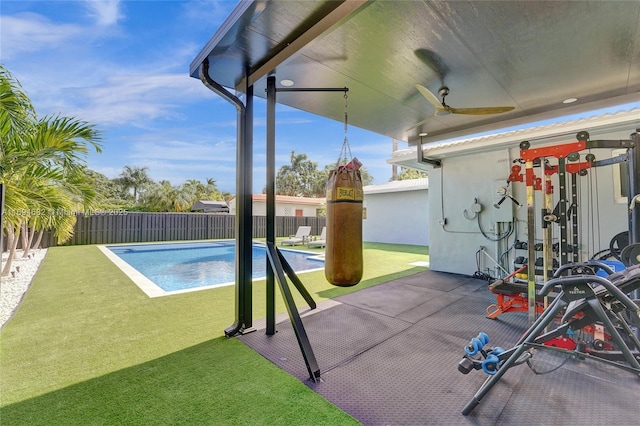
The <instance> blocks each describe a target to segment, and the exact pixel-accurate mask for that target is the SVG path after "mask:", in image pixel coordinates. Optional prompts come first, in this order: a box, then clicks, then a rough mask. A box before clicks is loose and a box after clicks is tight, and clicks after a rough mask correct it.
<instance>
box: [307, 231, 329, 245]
mask: <svg viewBox="0 0 640 426" xmlns="http://www.w3.org/2000/svg"><path fill="white" fill-rule="evenodd" d="M326 245H327V227H326V226H324V227H322V232H321V233H320V236H319V237H318V238H317V239H315V240H310V241H309V242H308V243H307V247H309V248H311V247H324V246H326Z"/></svg>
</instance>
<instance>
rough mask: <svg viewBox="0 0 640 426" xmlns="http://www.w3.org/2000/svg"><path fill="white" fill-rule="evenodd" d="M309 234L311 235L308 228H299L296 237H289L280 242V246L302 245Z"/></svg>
mask: <svg viewBox="0 0 640 426" xmlns="http://www.w3.org/2000/svg"><path fill="white" fill-rule="evenodd" d="M309 234H311V227H310V226H299V227H298V231H297V232H296V235H290V236H289V238H288V239H286V240H282V241H281V242H280V244H281V245H285V244H288V245H290V246H295V245H296V244H304V243H306V242H307V240H308V239H309Z"/></svg>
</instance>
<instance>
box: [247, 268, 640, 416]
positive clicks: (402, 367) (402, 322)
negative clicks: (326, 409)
mask: <svg viewBox="0 0 640 426" xmlns="http://www.w3.org/2000/svg"><path fill="white" fill-rule="evenodd" d="M430 280H433V282H430ZM416 287H419V288H416ZM464 289H467V290H469V292H468V293H467V294H465V293H464V292H463V290H464ZM336 301H338V302H341V303H342V304H341V305H338V306H335V307H331V308H328V309H325V310H322V311H319V312H317V313H314V314H311V315H307V316H304V317H303V323H304V325H305V329H306V331H307V334H308V335H309V339H310V341H311V345H312V347H313V350H314V354H315V356H316V359H317V361H318V365H319V368H320V372H321V378H322V379H321V381H320V382H318V383H313V382H312V381H311V380H309V374H308V372H307V370H306V367H305V365H304V361H303V358H302V355H301V353H300V349H299V347H298V343H297V341H296V339H295V335H294V333H293V330H292V328H291V324H290V323H289V321H285V322H283V323H281V324H278V333H277V334H276V335H275V336H266V335H265V334H264V330H258V331H257V332H255V333H250V334H247V335H245V336H241V337H240V339H241V340H242V341H243V342H245V343H246V344H247V345H249V346H250V347H252V348H253V349H255V350H256V351H257V352H259V353H261V354H262V355H263V356H265V357H266V358H267V359H269V360H271V361H272V362H273V363H274V364H276V365H278V366H280V367H281V368H283V369H284V370H286V371H288V372H289V373H290V374H292V375H293V376H295V377H297V378H298V379H300V380H301V381H303V382H304V383H305V384H307V385H308V386H309V387H311V388H312V389H314V390H315V391H316V392H318V394H320V395H322V396H323V397H325V398H326V399H327V400H329V401H331V402H332V403H333V404H335V405H336V406H338V407H340V408H341V409H343V410H344V411H346V412H348V413H349V414H351V415H352V416H354V417H355V418H357V419H358V420H359V421H361V422H362V423H363V424H365V425H421V424H425V425H452V424H474V425H493V424H501V425H502V424H503V425H511V424H532V425H537V424H545V425H546V424H549V425H551V424H553V425H563V424H566V425H575V424H576V422H578V424H604V423H611V424H616V425H627V424H637V423H636V420H637V419H640V411H639V410H640V409H639V408H638V407H640V404H638V402H640V398H638V396H639V395H640V380H638V378H637V377H635V376H634V375H633V374H631V373H627V372H624V371H622V370H620V369H617V368H613V367H608V366H602V365H601V364H600V363H594V362H593V361H580V360H574V359H570V360H568V361H566V362H565V363H564V364H563V365H562V366H561V367H560V368H558V369H557V370H556V371H555V372H553V373H549V374H544V375H536V374H534V373H533V372H532V371H531V370H530V369H529V368H528V367H527V366H526V365H520V366H517V367H514V368H512V369H510V370H509V371H508V372H507V373H506V374H505V375H504V377H503V378H502V379H501V380H500V381H499V382H498V384H497V385H495V386H494V387H493V389H492V390H491V392H489V394H487V395H486V396H485V397H484V398H483V400H482V401H481V403H480V405H479V406H478V407H476V409H475V410H474V411H473V412H472V413H471V414H470V415H469V416H462V415H461V414H460V411H461V410H462V408H463V407H464V405H465V404H466V403H467V402H468V401H469V400H470V399H471V397H472V396H473V395H474V394H475V392H476V391H477V390H478V388H479V387H480V385H481V384H482V382H483V381H484V380H485V379H486V377H487V376H486V375H485V374H484V373H483V372H481V371H472V372H471V373H469V374H468V375H463V374H461V373H460V372H458V370H457V364H458V361H459V360H460V359H461V357H462V355H463V347H464V346H465V345H466V344H467V343H468V342H469V340H470V338H471V337H474V336H476V335H477V334H478V332H479V331H484V332H486V333H488V334H489V337H490V340H491V341H490V343H489V345H488V346H496V345H499V346H503V347H505V348H508V347H510V346H511V345H513V344H514V343H515V342H516V341H517V340H518V338H519V336H520V335H521V334H522V333H523V332H524V331H525V330H526V328H527V313H526V312H523V313H509V314H504V315H501V316H500V317H499V318H498V319H497V320H490V319H487V318H486V317H485V312H486V307H487V306H488V304H490V303H493V301H495V299H494V297H493V296H492V295H491V293H490V292H489V291H488V290H486V283H482V282H481V281H480V280H475V279H472V278H469V277H463V276H459V277H458V281H457V282H456V276H455V275H452V274H439V273H433V272H430V271H428V272H426V273H421V274H416V275H414V276H412V277H407V278H404V279H401V280H396V281H392V282H389V283H385V284H381V285H378V286H375V287H372V288H369V289H364V290H362V291H359V292H355V293H351V294H349V295H345V296H341V297H339V298H337V299H336ZM558 357H560V360H559V361H558V359H557V358H558ZM562 357H564V355H556V354H549V353H548V351H541V350H538V351H536V353H535V354H534V357H533V359H532V362H533V364H534V366H537V368H539V369H540V371H545V370H548V369H552V368H555V367H558V366H559V363H562V361H563V358H562ZM565 358H566V357H565ZM594 364H595V365H594Z"/></svg>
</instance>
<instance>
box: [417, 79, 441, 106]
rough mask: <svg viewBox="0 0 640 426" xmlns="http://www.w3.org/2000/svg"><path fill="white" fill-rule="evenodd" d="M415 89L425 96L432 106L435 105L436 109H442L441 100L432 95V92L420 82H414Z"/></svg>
mask: <svg viewBox="0 0 640 426" xmlns="http://www.w3.org/2000/svg"><path fill="white" fill-rule="evenodd" d="M416 89H418V92H420V94H421V95H422V96H424V97H425V99H426V100H427V101H429V103H430V104H431V105H433V106H434V107H436V109H438V108H439V109H442V102H440V99H438V97H437V96H436V95H434V94H433V93H431V92H430V91H429V89H427V88H426V87H424V86H423V85H421V84H416Z"/></svg>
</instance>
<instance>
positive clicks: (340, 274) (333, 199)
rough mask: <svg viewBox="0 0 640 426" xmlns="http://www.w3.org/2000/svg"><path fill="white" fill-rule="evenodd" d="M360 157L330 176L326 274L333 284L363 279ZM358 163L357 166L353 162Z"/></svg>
mask: <svg viewBox="0 0 640 426" xmlns="http://www.w3.org/2000/svg"><path fill="white" fill-rule="evenodd" d="M357 161H358V160H357V158H354V161H352V162H351V163H349V164H348V165H347V166H341V167H338V169H337V170H332V171H331V172H330V173H329V178H328V179H327V246H326V250H325V266H324V273H325V276H326V278H327V281H329V282H330V283H331V284H333V285H336V286H340V287H350V286H353V285H356V284H358V283H359V282H360V280H361V279H362V270H363V265H362V201H363V193H362V178H361V176H360V171H359V170H357V165H359V164H358V162H357ZM354 163H356V164H357V165H356V166H353V164H354Z"/></svg>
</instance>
